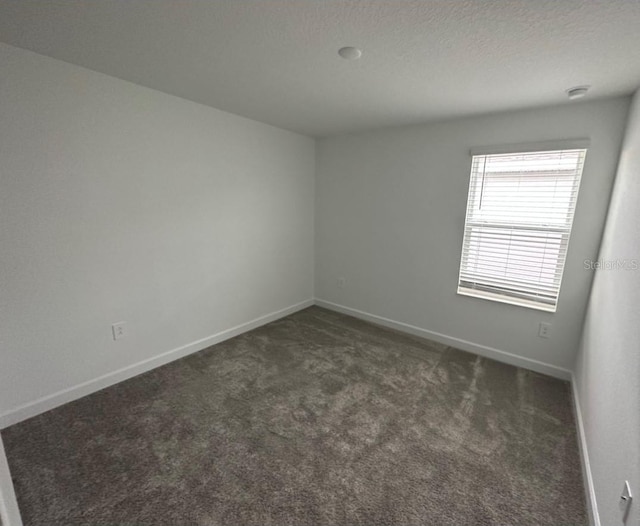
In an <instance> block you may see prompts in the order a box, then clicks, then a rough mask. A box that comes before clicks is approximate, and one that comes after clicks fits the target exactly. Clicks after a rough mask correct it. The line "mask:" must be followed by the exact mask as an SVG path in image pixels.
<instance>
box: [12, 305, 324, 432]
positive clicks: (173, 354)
mask: <svg viewBox="0 0 640 526" xmlns="http://www.w3.org/2000/svg"><path fill="white" fill-rule="evenodd" d="M313 304H314V300H312V299H310V300H306V301H303V302H301V303H297V304H295V305H291V306H290V307H286V308H284V309H281V310H278V311H275V312H271V313H269V314H265V315H264V316H260V317H259V318H256V319H254V320H251V321H248V322H246V323H242V324H240V325H237V326H235V327H231V328H230V329H227V330H224V331H221V332H218V333H216V334H213V335H211V336H207V337H206V338H202V339H200V340H197V341H195V342H191V343H188V344H187V345H183V346H182V347H178V348H177V349H173V350H171V351H167V352H165V353H162V354H159V355H158V356H154V357H153V358H148V359H147V360H143V361H141V362H138V363H135V364H132V365H129V366H127V367H123V368H122V369H118V370H117V371H113V372H111V373H107V374H105V375H103V376H100V377H98V378H94V379H92V380H88V381H86V382H83V383H81V384H78V385H74V386H72V387H69V388H67V389H63V390H62V391H58V392H57V393H53V394H50V395H47V396H44V397H42V398H39V399H37V400H33V401H31V402H28V403H26V404H23V405H21V406H19V407H17V408H15V409H12V410H10V411H8V412H6V413H3V414H1V415H0V429H3V428H5V427H9V426H11V425H13V424H17V423H18V422H21V421H23V420H26V419H27V418H31V417H33V416H36V415H38V414H40V413H44V412H45V411H49V410H50V409H53V408H54V407H58V406H60V405H62V404H66V403H67V402H71V401H72V400H77V399H78V398H82V397H83V396H86V395H88V394H91V393H94V392H96V391H99V390H101V389H104V388H105V387H109V386H110V385H114V384H117V383H119V382H122V381H123V380H128V379H129V378H132V377H134V376H137V375H139V374H142V373H145V372H147V371H150V370H152V369H155V368H156V367H160V366H161V365H165V364H167V363H169V362H173V361H174V360H178V359H179V358H183V357H185V356H187V355H189V354H192V353H194V352H198V351H201V350H203V349H206V348H207V347H210V346H211V345H215V344H216V343H220V342H223V341H225V340H228V339H229V338H233V337H234V336H238V335H240V334H242V333H245V332H247V331H250V330H252V329H255V328H256V327H260V326H261V325H265V324H267V323H270V322H272V321H275V320H278V319H280V318H283V317H285V316H288V315H290V314H293V313H294V312H297V311H299V310H302V309H306V308H307V307H310V306H312V305H313Z"/></svg>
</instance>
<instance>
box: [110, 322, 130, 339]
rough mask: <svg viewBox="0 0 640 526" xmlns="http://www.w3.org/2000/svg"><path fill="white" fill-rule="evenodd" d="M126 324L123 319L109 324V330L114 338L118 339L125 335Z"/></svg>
mask: <svg viewBox="0 0 640 526" xmlns="http://www.w3.org/2000/svg"><path fill="white" fill-rule="evenodd" d="M126 327H127V324H126V323H125V322H123V321H119V322H118V323H114V324H113V325H112V326H111V332H112V334H113V339H114V340H119V339H121V338H124V337H125V334H126V330H125V329H126Z"/></svg>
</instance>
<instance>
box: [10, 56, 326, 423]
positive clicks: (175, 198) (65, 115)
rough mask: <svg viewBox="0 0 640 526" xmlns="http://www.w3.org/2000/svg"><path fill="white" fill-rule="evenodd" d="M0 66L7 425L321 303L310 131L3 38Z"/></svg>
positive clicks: (312, 149)
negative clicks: (54, 397)
mask: <svg viewBox="0 0 640 526" xmlns="http://www.w3.org/2000/svg"><path fill="white" fill-rule="evenodd" d="M0 71H1V72H2V73H1V75H0V177H1V179H0V267H1V269H2V271H1V278H0V279H1V283H0V316H1V324H2V328H1V331H0V347H1V353H0V386H2V397H1V399H0V420H2V415H3V414H4V415H5V416H6V415H7V413H11V412H12V411H13V410H15V409H16V408H18V407H20V406H22V405H24V404H29V403H30V402H32V401H34V400H36V399H39V398H41V397H46V396H48V395H51V394H53V393H56V392H59V391H61V390H65V389H68V388H70V387H73V386H76V385H78V384H81V383H82V382H87V381H90V380H92V379H95V378H97V377H100V376H102V375H105V374H109V373H112V372H113V371H116V370H118V369H121V368H125V367H128V366H130V365H131V364H135V363H137V362H140V361H143V360H148V359H151V358H153V357H155V356H157V355H159V354H161V353H164V352H167V351H170V350H172V349H175V348H178V347H180V346H182V345H185V344H188V343H191V342H194V341H195V340H198V339H201V338H206V337H208V336H210V335H213V334H216V333H218V332H220V331H223V330H226V329H229V328H231V327H234V326H236V325H238V324H242V323H245V322H248V321H250V320H253V319H255V318H257V317H259V316H262V315H265V314H268V313H271V312H273V311H277V310H279V309H284V308H286V307H289V306H292V305H295V304H298V303H299V302H303V301H305V300H310V299H311V298H312V297H313V229H314V225H313V205H314V200H313V193H314V170H315V167H314V163H315V157H314V142H313V140H312V139H310V138H307V137H303V136H300V135H296V134H294V133H290V132H287V131H283V130H280V129H277V128H274V127H271V126H268V125H265V124H261V123H258V122H255V121H251V120H248V119H245V118H241V117H237V116H234V115H231V114H228V113H224V112H221V111H217V110H215V109H212V108H209V107H206V106H201V105H198V104H195V103H192V102H188V101H185V100H182V99H179V98H177V97H173V96H169V95H166V94H163V93H160V92H157V91H153V90H150V89H146V88H142V87H140V86H137V85H134V84H131V83H128V82H124V81H121V80H118V79H115V78H112V77H109V76H106V75H102V74H99V73H95V72H92V71H89V70H87V69H83V68H80V67H77V66H73V65H70V64H67V63H64V62H60V61H57V60H53V59H51V58H47V57H43V56H40V55H37V54H34V53H30V52H28V51H24V50H20V49H17V48H13V47H10V46H7V45H4V44H1V45H0ZM211 89H215V85H212V86H211ZM121 320H124V321H126V322H127V330H128V334H127V336H126V338H125V339H123V340H120V341H118V342H114V341H113V340H112V338H111V323H113V322H117V321H121ZM5 421H6V419H5Z"/></svg>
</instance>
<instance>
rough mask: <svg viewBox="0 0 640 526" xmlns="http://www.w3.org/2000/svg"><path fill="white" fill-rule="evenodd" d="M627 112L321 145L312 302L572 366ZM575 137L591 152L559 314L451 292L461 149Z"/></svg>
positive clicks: (518, 119)
mask: <svg viewBox="0 0 640 526" xmlns="http://www.w3.org/2000/svg"><path fill="white" fill-rule="evenodd" d="M628 104H629V101H628V99H626V98H624V99H612V100H605V101H598V102H593V103H581V104H568V103H567V104H566V105H563V106H559V107H553V108H546V109H537V110H530V111H518V112H510V113H504V114H498V115H493V116H483V117H474V118H467V119H459V120H452V121H447V122H441V123H433V124H428V125H423V126H412V127H402V128H394V129H387V130H380V131H376V132H369V133H362V134H357V135H346V136H342V137H333V138H328V139H324V140H322V141H319V142H318V144H317V146H316V170H317V175H316V297H318V298H320V299H322V300H326V301H329V302H332V303H335V304H339V305H342V306H346V307H349V308H353V309H358V310H361V311H364V312H367V313H370V314H374V315H377V316H382V317H385V318H389V319H391V320H395V321H398V322H402V323H406V324H410V325H413V326H416V327H418V328H422V329H427V330H428V331H435V332H437V333H440V334H442V335H446V336H450V337H454V338H459V339H463V340H466V341H469V342H473V344H479V345H482V346H487V347H490V348H492V349H497V350H499V351H505V352H509V353H514V354H516V355H518V356H520V357H525V358H528V359H530V360H537V361H540V362H544V363H546V364H551V365H553V366H556V367H559V368H563V369H569V368H571V366H572V365H573V361H574V358H575V353H576V349H577V345H578V340H579V335H580V330H581V326H582V320H583V317H584V309H585V305H586V301H587V296H588V291H589V287H590V284H591V279H592V275H591V273H590V272H588V271H585V270H584V268H583V260H584V259H585V258H595V256H596V254H597V250H598V245H599V242H600V237H601V231H602V226H603V222H604V216H605V213H606V209H607V204H608V199H609V195H610V190H611V185H612V180H613V176H614V173H615V167H616V163H617V159H618V153H619V148H620V143H621V138H622V134H623V131H624V122H625V117H626V113H627V109H628ZM574 138H589V139H590V140H591V148H590V150H589V152H588V155H587V161H586V166H585V170H584V175H583V181H582V187H581V190H580V197H579V201H578V206H577V210H576V216H575V224H574V231H573V233H572V236H571V243H570V249H569V255H568V260H567V265H566V270H565V277H564V281H563V285H562V290H561V294H560V301H559V306H558V311H557V312H556V313H555V314H549V313H544V312H541V311H535V310H530V309H527V308H524V307H515V306H511V305H505V304H499V303H494V302H490V301H487V300H482V299H476V298H469V297H465V296H459V295H457V294H456V287H457V278H458V270H459V262H460V250H461V247H462V233H463V226H464V219H465V208H466V200H467V191H468V184H469V170H470V165H471V159H470V156H469V149H470V148H472V147H474V146H487V145H500V144H509V143H523V142H538V141H549V140H558V139H574ZM339 277H345V278H346V280H347V282H346V286H345V287H344V288H343V289H340V288H338V286H337V282H336V280H337V278H339ZM541 321H547V322H551V323H552V324H553V326H552V334H551V338H550V339H548V340H545V339H541V338H538V337H537V332H538V323H539V322H541ZM545 370H546V369H545ZM548 372H553V371H548ZM561 373H562V371H561ZM564 373H566V374H568V372H567V371H564Z"/></svg>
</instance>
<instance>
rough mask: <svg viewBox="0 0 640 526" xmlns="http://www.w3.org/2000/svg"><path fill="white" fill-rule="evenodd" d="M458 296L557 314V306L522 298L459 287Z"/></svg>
mask: <svg viewBox="0 0 640 526" xmlns="http://www.w3.org/2000/svg"><path fill="white" fill-rule="evenodd" d="M458 294H460V295H461V296H470V297H472V298H480V299H483V300H489V301H495V302H498V303H507V304H508V305H516V306H518V307H526V308H529V309H534V310H541V311H545V312H556V305H547V304H545V303H538V302H536V301H531V300H525V299H521V298H512V297H509V296H503V295H502V294H496V293H493V292H486V291H483V290H476V289H468V288H465V287H458Z"/></svg>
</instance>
